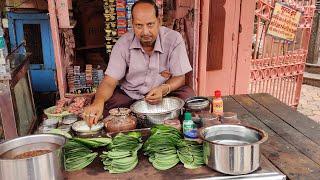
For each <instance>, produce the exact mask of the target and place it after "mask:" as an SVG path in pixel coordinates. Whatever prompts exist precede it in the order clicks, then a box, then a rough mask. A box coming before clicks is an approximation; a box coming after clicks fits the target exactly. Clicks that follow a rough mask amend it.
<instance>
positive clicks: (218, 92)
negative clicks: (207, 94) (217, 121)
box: [214, 90, 221, 98]
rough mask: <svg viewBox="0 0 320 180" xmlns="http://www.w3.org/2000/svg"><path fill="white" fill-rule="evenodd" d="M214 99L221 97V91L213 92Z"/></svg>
mask: <svg viewBox="0 0 320 180" xmlns="http://www.w3.org/2000/svg"><path fill="white" fill-rule="evenodd" d="M214 97H216V98H219V97H221V91H220V90H216V91H214Z"/></svg>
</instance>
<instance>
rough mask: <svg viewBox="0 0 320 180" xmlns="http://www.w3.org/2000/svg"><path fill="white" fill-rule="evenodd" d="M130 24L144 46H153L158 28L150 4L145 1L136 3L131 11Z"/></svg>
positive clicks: (156, 19)
mask: <svg viewBox="0 0 320 180" xmlns="http://www.w3.org/2000/svg"><path fill="white" fill-rule="evenodd" d="M132 17H133V20H132V25H133V30H134V34H135V35H136V36H137V37H138V38H139V39H140V43H141V45H142V46H144V47H146V46H147V47H150V46H153V45H154V43H155V41H156V39H157V36H158V33H159V28H160V23H159V19H158V18H157V17H156V14H155V10H154V8H153V6H152V5H150V4H147V3H141V4H137V5H136V6H135V8H134V12H132Z"/></svg>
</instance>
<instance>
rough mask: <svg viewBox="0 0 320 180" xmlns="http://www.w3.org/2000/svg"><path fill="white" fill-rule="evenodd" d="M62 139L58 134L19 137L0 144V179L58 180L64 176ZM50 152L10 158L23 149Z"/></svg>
mask: <svg viewBox="0 0 320 180" xmlns="http://www.w3.org/2000/svg"><path fill="white" fill-rule="evenodd" d="M65 143H66V139H65V138H64V137H63V136H60V135H53V134H38V135H30V136H23V137H19V138H16V139H12V140H9V141H6V142H4V143H2V144H0V179H5V180H17V179H19V180H60V179H64V163H63V151H62V147H63V146H64V144H65ZM39 150H48V151H50V152H48V153H46V154H43V155H38V156H34V157H29V158H21V159H14V158H15V157H16V156H17V155H21V154H23V153H26V152H31V151H33V152H34V151H39Z"/></svg>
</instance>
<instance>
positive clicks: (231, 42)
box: [198, 0, 255, 96]
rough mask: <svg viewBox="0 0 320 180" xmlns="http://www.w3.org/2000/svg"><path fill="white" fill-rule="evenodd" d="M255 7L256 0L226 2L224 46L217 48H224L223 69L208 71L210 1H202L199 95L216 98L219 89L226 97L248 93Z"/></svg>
mask: <svg viewBox="0 0 320 180" xmlns="http://www.w3.org/2000/svg"><path fill="white" fill-rule="evenodd" d="M254 6H255V1H254V0H241V1H240V0H239V1H228V0H226V1H225V4H224V6H223V7H224V9H225V13H226V14H225V27H224V43H223V44H221V45H220V46H217V48H219V47H221V48H222V47H223V60H222V69H221V70H213V71H207V70H206V67H207V58H208V57H207V52H208V51H210V49H211V48H213V47H208V46H207V42H208V31H210V30H209V29H208V27H209V14H210V0H201V25H200V42H199V69H198V70H199V73H198V75H199V89H198V93H199V95H203V96H207V95H213V92H214V90H216V89H220V90H221V91H222V94H223V95H230V94H235V93H237V94H238V93H246V92H247V89H248V86H249V73H250V52H251V37H252V32H253V22H254V16H253V14H254ZM240 24H241V29H240ZM240 30H241V31H242V32H241V33H239V31H240ZM212 38H214V36H213V37H212Z"/></svg>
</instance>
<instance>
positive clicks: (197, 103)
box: [185, 96, 210, 110]
mask: <svg viewBox="0 0 320 180" xmlns="http://www.w3.org/2000/svg"><path fill="white" fill-rule="evenodd" d="M185 104H186V107H187V108H188V109H194V110H199V109H205V108H207V107H208V106H209V105H210V100H209V99H208V98H206V97H201V96H196V97H191V98H188V99H187V100H186V103H185Z"/></svg>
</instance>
